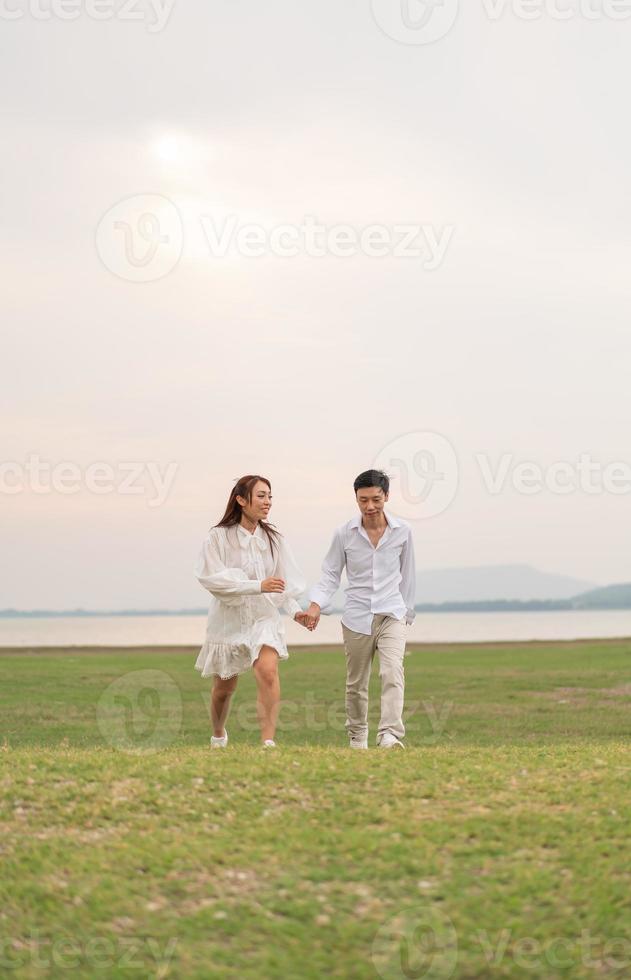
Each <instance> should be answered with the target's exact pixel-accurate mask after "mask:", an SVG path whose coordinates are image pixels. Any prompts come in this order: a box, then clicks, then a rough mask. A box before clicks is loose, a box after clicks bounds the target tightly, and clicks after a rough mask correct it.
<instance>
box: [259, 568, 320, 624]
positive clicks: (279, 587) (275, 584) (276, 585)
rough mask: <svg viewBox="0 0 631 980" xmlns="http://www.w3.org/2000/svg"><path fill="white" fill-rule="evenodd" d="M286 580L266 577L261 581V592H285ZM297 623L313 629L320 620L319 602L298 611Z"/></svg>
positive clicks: (295, 617)
mask: <svg viewBox="0 0 631 980" xmlns="http://www.w3.org/2000/svg"><path fill="white" fill-rule="evenodd" d="M284 591H285V582H284V579H282V578H266V579H263V581H262V582H261V592H284ZM294 619H295V621H296V622H297V623H300V625H301V626H304V627H305V629H308V630H311V632H313V630H314V629H315V628H316V626H317V625H318V623H319V622H320V607H319V605H318V604H317V602H312V603H311V605H310V606H309V608H308V609H305V610H303V611H302V612H297V613H296V615H295V616H294Z"/></svg>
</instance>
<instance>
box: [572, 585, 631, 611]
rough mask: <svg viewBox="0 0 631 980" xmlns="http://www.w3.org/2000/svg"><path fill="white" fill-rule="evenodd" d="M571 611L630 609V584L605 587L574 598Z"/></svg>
mask: <svg viewBox="0 0 631 980" xmlns="http://www.w3.org/2000/svg"><path fill="white" fill-rule="evenodd" d="M571 608H572V609H631V582H622V583H620V584H619V585H606V586H604V588H602V589H592V590H591V592H583V594H582V595H577V596H574V598H573V599H572V601H571Z"/></svg>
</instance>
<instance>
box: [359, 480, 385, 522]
mask: <svg viewBox="0 0 631 980" xmlns="http://www.w3.org/2000/svg"><path fill="white" fill-rule="evenodd" d="M355 497H356V498H357V506H358V507H359V509H360V510H361V512H362V517H367V518H368V519H369V520H374V519H375V518H377V517H379V516H380V515H381V513H382V511H383V508H384V506H385V504H386V501H387V500H388V494H387V493H384V492H383V490H382V489H381V487H361V488H360V489H359V490H358V491H357V493H356V494H355Z"/></svg>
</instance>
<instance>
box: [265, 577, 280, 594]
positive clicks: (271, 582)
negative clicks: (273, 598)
mask: <svg viewBox="0 0 631 980" xmlns="http://www.w3.org/2000/svg"><path fill="white" fill-rule="evenodd" d="M284 591H285V582H284V580H283V579H282V578H264V579H263V581H262V582H261V592H284Z"/></svg>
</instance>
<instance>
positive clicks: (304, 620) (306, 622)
mask: <svg viewBox="0 0 631 980" xmlns="http://www.w3.org/2000/svg"><path fill="white" fill-rule="evenodd" d="M294 619H295V621H296V622H297V623H300V625H301V626H304V627H305V629H308V630H312V629H313V626H312V625H311V617H310V616H308V615H307V613H306V612H297V613H296V615H295V616H294Z"/></svg>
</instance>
